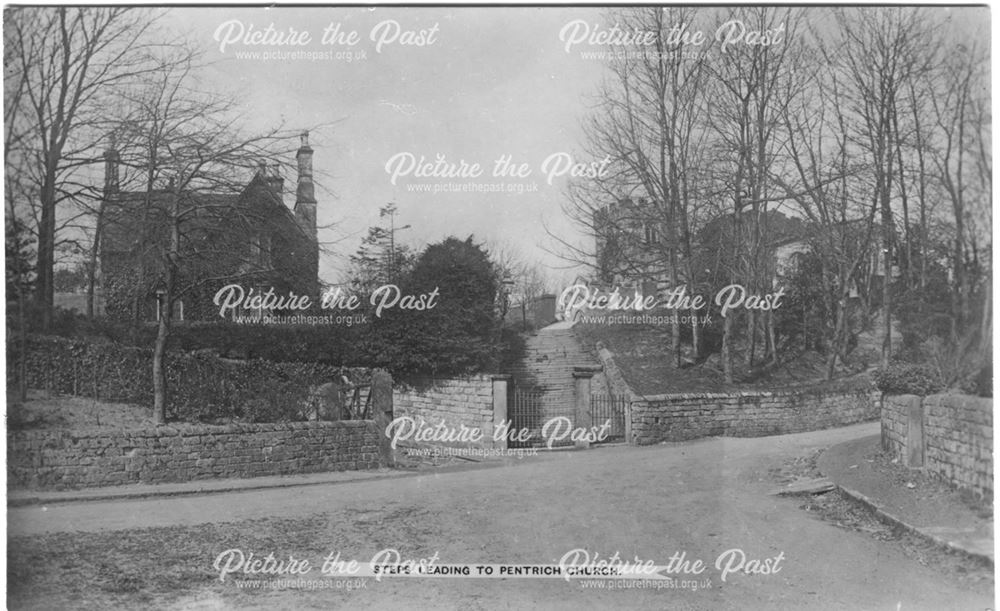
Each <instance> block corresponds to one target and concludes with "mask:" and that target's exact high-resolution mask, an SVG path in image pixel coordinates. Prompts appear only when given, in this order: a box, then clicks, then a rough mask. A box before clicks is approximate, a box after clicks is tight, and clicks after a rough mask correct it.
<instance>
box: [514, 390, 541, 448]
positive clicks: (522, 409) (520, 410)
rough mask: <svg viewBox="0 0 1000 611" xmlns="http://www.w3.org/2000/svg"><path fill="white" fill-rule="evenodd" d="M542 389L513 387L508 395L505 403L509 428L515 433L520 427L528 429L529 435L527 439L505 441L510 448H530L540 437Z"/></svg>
mask: <svg viewBox="0 0 1000 611" xmlns="http://www.w3.org/2000/svg"><path fill="white" fill-rule="evenodd" d="M544 394H545V392H544V391H542V390H536V389H528V388H525V389H522V388H515V389H514V392H512V393H511V394H510V395H509V397H510V398H509V399H508V404H507V418H508V419H510V430H511V431H512V432H514V433H515V435H516V434H517V433H518V432H519V431H521V430H522V429H524V430H527V431H530V432H531V437H530V438H528V440H527V441H519V440H517V439H511V440H510V441H508V442H507V445H508V447H511V448H530V447H532V446H533V445H537V444H538V441H539V440H540V439H541V438H542V425H543V424H544V423H543V422H542V415H543V407H542V396H543V395H544Z"/></svg>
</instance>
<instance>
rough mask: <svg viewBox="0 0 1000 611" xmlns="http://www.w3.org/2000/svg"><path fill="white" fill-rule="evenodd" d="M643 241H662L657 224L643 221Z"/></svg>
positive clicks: (652, 242)
mask: <svg viewBox="0 0 1000 611" xmlns="http://www.w3.org/2000/svg"><path fill="white" fill-rule="evenodd" d="M642 232H643V241H644V242H645V243H646V244H657V243H659V241H660V237H659V235H658V234H657V231H656V226H655V225H653V224H652V223H643V225H642Z"/></svg>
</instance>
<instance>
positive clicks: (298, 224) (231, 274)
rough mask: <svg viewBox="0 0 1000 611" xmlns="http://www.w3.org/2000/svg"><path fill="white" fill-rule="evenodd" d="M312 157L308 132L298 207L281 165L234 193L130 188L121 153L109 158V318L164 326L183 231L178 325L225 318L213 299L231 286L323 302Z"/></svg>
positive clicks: (105, 253) (264, 168)
mask: <svg viewBox="0 0 1000 611" xmlns="http://www.w3.org/2000/svg"><path fill="white" fill-rule="evenodd" d="M312 158H313V149H312V148H311V147H310V146H309V134H308V132H303V134H302V138H301V145H300V147H299V149H298V151H297V153H296V161H297V168H298V178H297V185H296V191H295V202H294V206H293V207H291V208H289V207H288V206H287V205H286V204H285V203H284V198H283V192H284V180H283V179H282V178H281V176H280V175H279V172H278V168H277V166H269V165H267V164H266V163H261V164H260V166H259V168H258V169H257V171H256V172H255V173H254V174H253V175H252V177H251V178H250V179H249V180H248V181H247V182H246V183H245V184H244V185H243V186H242V188H233V189H232V190H197V191H196V190H180V189H176V188H174V186H173V184H167V185H166V186H165V188H158V189H153V190H149V191H145V190H144V191H122V190H120V188H119V178H118V177H119V163H120V162H119V155H118V153H117V152H116V151H114V150H111V151H108V152H107V153H105V184H104V198H105V213H104V215H103V225H102V227H103V238H102V240H101V249H100V256H101V261H100V264H101V283H102V286H103V291H104V297H105V304H106V305H105V311H106V313H107V316H108V317H110V318H113V319H118V320H134V319H138V320H140V321H152V320H157V319H158V317H159V316H160V313H161V309H162V304H161V303H160V302H161V301H162V294H163V286H164V277H165V274H164V269H165V267H164V265H165V261H166V260H167V256H166V255H167V253H168V252H169V250H170V244H171V240H172V236H174V235H175V230H176V237H177V238H179V243H180V251H179V252H180V256H179V257H177V258H176V259H177V261H176V264H177V269H178V274H177V280H178V281H177V289H178V290H177V293H176V294H177V300H176V301H175V306H174V312H173V315H174V318H175V319H179V320H217V319H218V317H219V308H218V306H216V305H215V304H214V303H213V298H214V296H215V293H216V292H217V291H218V290H219V288H221V287H222V286H225V285H227V284H239V285H240V286H241V287H244V290H246V291H247V292H249V291H250V290H256V291H262V292H263V291H267V290H268V289H269V288H273V290H274V292H275V293H277V294H288V293H289V292H294V293H295V294H296V295H310V296H311V297H312V298H313V301H315V298H316V296H317V294H318V290H319V280H318V267H319V248H318V240H317V234H316V231H317V228H316V206H317V201H316V196H315V186H314V184H313V171H312ZM239 313H240V314H248V313H250V312H249V311H240V312H239ZM260 313H261V312H257V314H260ZM234 314H235V312H234Z"/></svg>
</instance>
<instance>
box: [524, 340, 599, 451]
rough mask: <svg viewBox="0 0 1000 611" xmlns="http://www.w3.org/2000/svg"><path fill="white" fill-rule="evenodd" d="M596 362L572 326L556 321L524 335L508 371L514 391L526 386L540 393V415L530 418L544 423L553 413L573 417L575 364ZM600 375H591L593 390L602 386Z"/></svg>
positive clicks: (583, 364)
mask: <svg viewBox="0 0 1000 611" xmlns="http://www.w3.org/2000/svg"><path fill="white" fill-rule="evenodd" d="M599 366H600V362H599V361H598V360H597V358H596V356H594V354H592V353H591V352H590V351H589V350H587V349H586V348H585V347H584V346H583V345H582V344H581V342H580V340H578V339H577V337H576V336H575V335H574V334H573V331H572V329H570V328H567V327H566V326H564V325H561V324H557V325H552V326H550V327H546V328H543V329H540V330H539V331H538V332H536V333H535V334H533V335H531V336H528V337H527V338H526V342H525V352H524V356H523V357H522V359H521V361H520V362H519V363H517V364H516V365H515V366H514V367H513V368H512V370H511V371H510V373H511V374H512V376H513V378H514V389H515V393H516V392H517V391H518V390H521V391H524V390H528V391H537V392H539V393H540V394H541V398H540V399H541V406H540V410H539V412H540V413H539V419H538V420H533V422H536V423H543V422H545V421H546V420H548V419H549V418H553V417H556V416H569V417H572V414H573V412H574V407H575V406H574V384H575V383H574V380H573V370H574V368H576V367H586V368H589V369H593V368H596V367H599ZM602 379H603V376H601V374H598V375H597V376H595V378H594V379H592V381H591V384H592V387H593V390H592V392H599V390H600V389H601V388H603V382H602ZM515 424H516V423H515ZM536 437H538V435H537V434H536Z"/></svg>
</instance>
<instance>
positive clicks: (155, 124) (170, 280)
mask: <svg viewBox="0 0 1000 611" xmlns="http://www.w3.org/2000/svg"><path fill="white" fill-rule="evenodd" d="M192 62H193V59H192V57H191V56H187V57H186V58H185V59H184V60H183V61H178V62H171V66H172V68H171V69H165V70H162V71H160V72H159V73H158V75H157V78H155V79H148V80H147V81H146V83H145V84H144V85H136V86H135V87H134V89H133V90H132V91H130V92H128V93H127V95H126V96H125V97H124V98H123V99H125V100H126V101H127V103H128V105H129V106H130V112H129V113H128V115H127V117H128V118H127V120H125V121H123V122H122V124H121V125H120V126H119V128H118V133H120V134H122V135H123V138H124V140H123V141H124V142H126V143H128V144H129V145H130V148H129V149H126V150H123V151H122V152H121V160H122V163H123V164H124V165H125V166H126V167H132V168H133V169H134V170H135V171H134V172H133V174H132V177H133V179H134V180H135V181H136V183H137V186H138V187H139V190H138V191H135V192H132V193H130V194H128V195H126V194H124V193H117V190H116V189H113V188H112V189H110V191H111V193H110V194H109V196H110V197H109V205H111V206H112V208H113V210H111V211H108V212H107V214H106V215H105V216H104V218H103V219H102V221H103V222H104V223H106V227H105V230H106V231H112V230H114V231H117V232H118V233H119V234H121V233H123V232H124V233H126V234H127V235H128V236H129V237H130V238H131V244H132V246H131V250H130V259H131V260H133V261H136V262H137V264H136V265H135V266H134V271H135V272H136V273H135V275H133V276H131V277H130V278H129V279H128V281H130V282H131V283H132V285H131V286H130V287H129V288H130V289H131V290H132V291H133V295H132V299H131V300H132V307H133V308H135V309H136V310H135V313H136V314H139V313H140V312H139V311H138V309H139V308H141V306H142V303H143V301H144V299H145V296H147V295H149V294H150V293H152V292H155V293H156V294H157V298H158V308H159V309H158V318H159V321H158V325H157V335H156V340H155V343H154V347H153V385H154V405H153V408H154V415H155V419H156V421H157V422H164V421H165V419H166V405H167V398H168V395H167V392H168V389H167V378H166V361H165V359H166V348H167V342H168V339H169V336H170V332H171V326H172V320H173V317H174V308H175V306H176V304H177V302H178V301H179V300H180V299H182V298H183V297H184V296H186V295H189V294H197V295H203V294H204V292H205V291H209V292H210V291H213V290H215V287H217V286H219V285H220V284H222V283H227V282H233V281H238V280H247V281H254V280H258V279H261V278H265V277H274V276H275V275H280V276H285V277H293V276H295V275H297V274H298V275H303V278H305V276H306V275H311V278H309V279H307V280H306V282H308V283H309V284H315V283H316V281H317V278H316V269H315V266H314V265H313V266H311V269H302V270H294V269H278V265H279V262H278V260H277V258H275V257H272V256H270V254H269V253H271V252H272V251H274V252H277V251H278V249H279V246H278V245H277V244H270V243H265V241H267V242H269V241H270V239H271V237H270V232H272V231H273V232H275V235H276V236H278V238H280V239H281V241H282V243H286V242H289V241H292V240H295V239H306V240H311V241H312V244H313V247H314V248H318V245H317V244H316V243H315V240H316V237H315V234H313V235H312V236H309V235H305V236H303V235H301V233H302V232H303V231H306V229H305V228H303V227H300V226H298V225H294V224H291V225H290V224H289V223H288V221H289V219H291V213H290V212H289V211H287V210H280V208H279V207H283V204H282V203H281V193H282V189H283V183H282V180H281V179H280V173H281V170H280V168H281V165H282V164H283V163H284V164H285V165H286V167H287V166H288V165H290V164H287V162H283V160H285V159H287V158H288V157H289V156H290V155H289V152H290V149H291V150H294V149H293V148H292V147H291V146H290V140H291V139H292V138H293V137H294V134H290V133H288V132H286V131H283V130H282V129H281V128H277V129H272V130H268V131H265V132H262V133H256V134H249V135H248V134H247V133H246V132H245V130H244V129H243V128H242V126H241V124H240V123H239V120H238V118H237V117H239V113H238V112H237V109H236V105H235V102H234V101H233V100H232V99H230V98H226V97H224V96H220V95H211V94H205V93H201V91H202V88H201V87H199V86H198V84H197V83H196V82H195V81H194V76H193V75H192V72H191V69H192V66H193V63H192ZM303 138H304V137H303ZM303 146H307V142H305V140H304V139H303ZM255 169H256V172H257V173H256V175H255V178H254V181H256V184H258V188H259V189H260V190H261V191H260V193H261V194H262V196H261V197H263V201H256V200H248V201H242V200H239V198H238V197H237V196H238V195H239V194H240V193H241V192H246V191H245V190H246V189H249V188H250V187H247V186H246V185H247V180H248V177H249V176H251V175H253V172H254V170H255ZM252 184H253V183H252ZM310 186H311V184H310ZM137 205H138V207H139V209H138V211H137V210H136V206H137ZM283 215H284V216H283ZM312 221H313V224H315V219H314V218H313V219H312ZM262 232H263V233H266V234H267V236H262ZM278 238H276V239H278ZM105 263H107V262H105ZM305 267H306V268H310V266H305ZM199 292H200V293H199ZM314 297H315V296H314Z"/></svg>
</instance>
